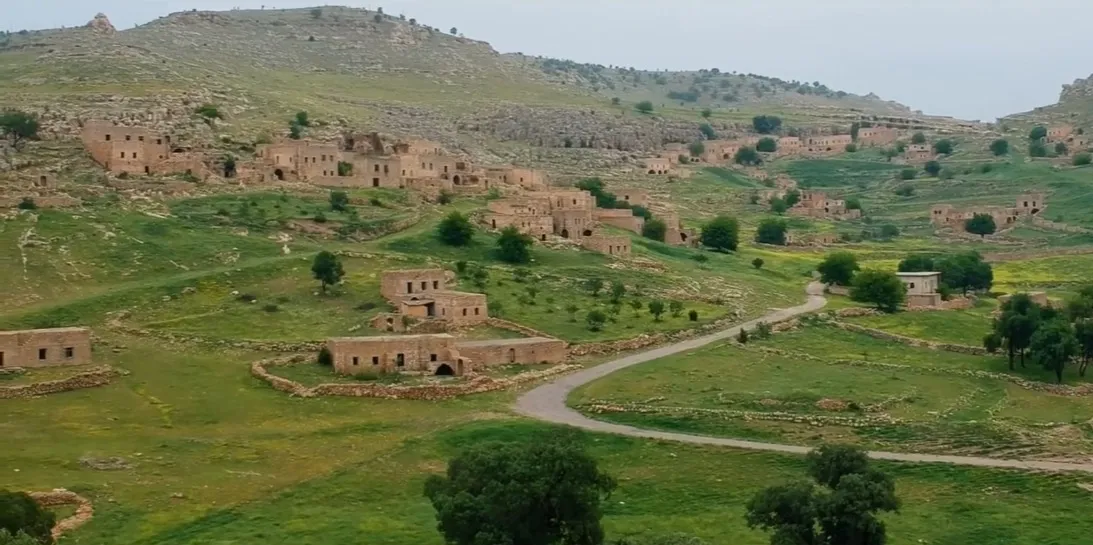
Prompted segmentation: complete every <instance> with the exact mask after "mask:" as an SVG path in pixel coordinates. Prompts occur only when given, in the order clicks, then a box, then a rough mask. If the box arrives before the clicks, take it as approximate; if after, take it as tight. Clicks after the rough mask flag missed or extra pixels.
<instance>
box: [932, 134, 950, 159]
mask: <svg viewBox="0 0 1093 545" xmlns="http://www.w3.org/2000/svg"><path fill="white" fill-rule="evenodd" d="M954 147H955V146H954V145H953V141H952V140H949V139H948V138H944V139H941V140H938V141H937V142H934V152H935V153H940V154H941V155H952V154H953V148H954Z"/></svg>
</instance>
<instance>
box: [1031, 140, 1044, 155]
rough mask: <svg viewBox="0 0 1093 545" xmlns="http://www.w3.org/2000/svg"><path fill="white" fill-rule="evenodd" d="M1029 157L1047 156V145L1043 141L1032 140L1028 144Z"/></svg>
mask: <svg viewBox="0 0 1093 545" xmlns="http://www.w3.org/2000/svg"><path fill="white" fill-rule="evenodd" d="M1028 156H1029V157H1047V147H1046V146H1044V144H1043V142H1040V141H1034V142H1032V143H1030V144H1029V145H1028Z"/></svg>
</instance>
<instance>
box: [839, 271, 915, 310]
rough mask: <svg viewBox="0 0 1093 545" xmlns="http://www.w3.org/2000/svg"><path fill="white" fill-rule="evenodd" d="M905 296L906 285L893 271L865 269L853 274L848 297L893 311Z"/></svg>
mask: <svg viewBox="0 0 1093 545" xmlns="http://www.w3.org/2000/svg"><path fill="white" fill-rule="evenodd" d="M906 296H907V287H906V286H904V285H903V282H902V281H901V280H900V279H899V277H898V276H896V275H895V274H894V273H890V272H886V271H877V270H865V271H862V272H860V273H858V274H856V275H854V280H853V285H852V286H851V287H850V298H851V299H853V300H854V301H858V302H861V303H872V304H874V305H877V308H879V309H881V310H883V311H885V312H895V311H896V310H898V309H899V307H900V305H902V304H903V301H904V299H905V298H906Z"/></svg>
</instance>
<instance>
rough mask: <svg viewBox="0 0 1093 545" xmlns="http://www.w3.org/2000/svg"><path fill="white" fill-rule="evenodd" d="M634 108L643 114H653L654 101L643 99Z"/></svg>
mask: <svg viewBox="0 0 1093 545" xmlns="http://www.w3.org/2000/svg"><path fill="white" fill-rule="evenodd" d="M634 109H635V110H637V111H639V112H641V113H643V114H651V113H653V103H652V102H649V101H648V100H643V101H641V102H639V103H637V104H636V105H634Z"/></svg>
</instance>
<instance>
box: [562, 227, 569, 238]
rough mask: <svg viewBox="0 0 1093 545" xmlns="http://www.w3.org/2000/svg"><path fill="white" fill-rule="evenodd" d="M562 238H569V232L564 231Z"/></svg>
mask: <svg viewBox="0 0 1093 545" xmlns="http://www.w3.org/2000/svg"><path fill="white" fill-rule="evenodd" d="M562 238H569V230H568V229H562Z"/></svg>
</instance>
